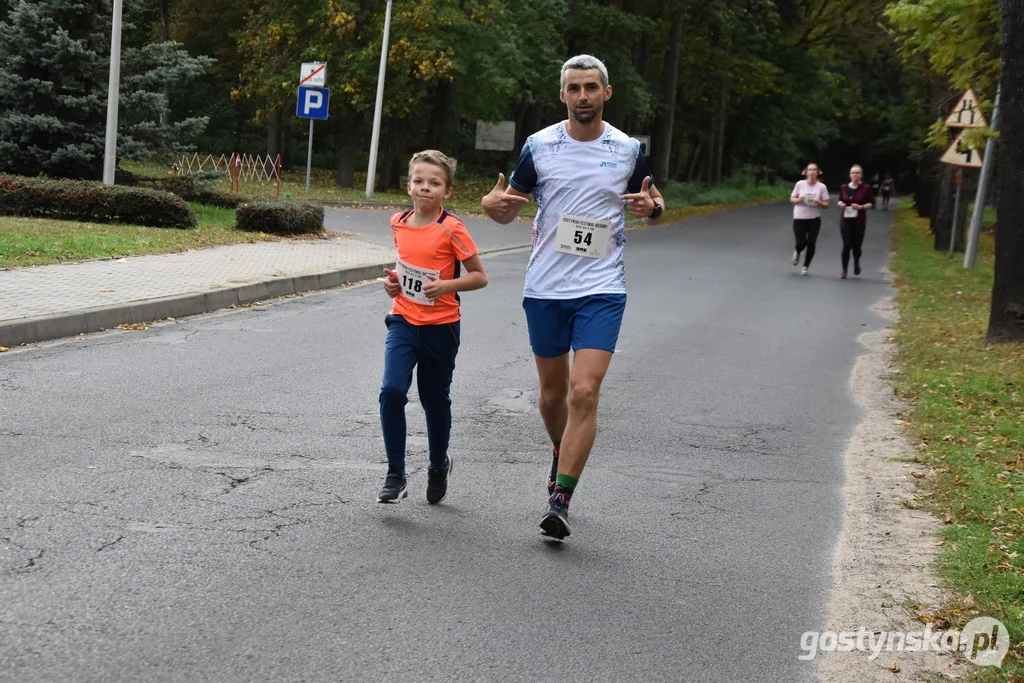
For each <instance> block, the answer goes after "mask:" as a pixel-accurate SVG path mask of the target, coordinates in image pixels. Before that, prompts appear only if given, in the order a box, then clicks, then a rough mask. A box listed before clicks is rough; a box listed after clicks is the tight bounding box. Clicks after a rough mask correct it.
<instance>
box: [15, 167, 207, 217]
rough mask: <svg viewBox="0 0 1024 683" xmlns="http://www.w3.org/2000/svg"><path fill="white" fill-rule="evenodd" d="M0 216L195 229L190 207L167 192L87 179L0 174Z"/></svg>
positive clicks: (193, 215)
mask: <svg viewBox="0 0 1024 683" xmlns="http://www.w3.org/2000/svg"><path fill="white" fill-rule="evenodd" d="M0 216H27V217H30V218H54V219H60V220H71V221H86V222H93V223H115V222H120V223H128V224H130V225H148V226H151V227H154V228H194V227H196V225H197V221H196V216H195V214H194V213H193V212H192V207H191V206H189V205H188V204H187V203H185V202H184V201H182V199H181V198H180V197H177V196H175V195H173V194H171V193H169V192H157V191H154V190H144V189H142V188H135V187H121V186H119V185H104V184H103V183H99V182H90V181H87V180H44V179H41V178H21V177H18V176H10V175H0Z"/></svg>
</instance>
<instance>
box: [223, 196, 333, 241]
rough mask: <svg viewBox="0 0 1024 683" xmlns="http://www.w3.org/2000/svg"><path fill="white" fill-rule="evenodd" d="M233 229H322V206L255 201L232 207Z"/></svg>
mask: <svg viewBox="0 0 1024 683" xmlns="http://www.w3.org/2000/svg"><path fill="white" fill-rule="evenodd" d="M235 229H236V230H244V231H246V232H265V233H267V234H269V235H300V234H306V233H317V232H323V231H324V209H323V207H322V206H317V205H316V204H308V203H306V202H282V201H273V200H263V201H255V202H252V203H249V204H243V205H241V206H240V207H238V209H236V210H235Z"/></svg>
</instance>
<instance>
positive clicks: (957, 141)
mask: <svg viewBox="0 0 1024 683" xmlns="http://www.w3.org/2000/svg"><path fill="white" fill-rule="evenodd" d="M944 123H945V126H946V128H960V129H961V130H960V132H959V133H957V135H956V137H955V138H953V142H952V143H951V144H950V145H949V147H948V148H947V149H946V151H945V153H944V154H943V155H942V156H941V157H939V161H941V162H942V163H944V164H950V165H952V166H960V167H962V168H982V156H981V152H979V151H978V150H976V149H974V148H973V147H971V146H969V145H968V144H967V141H966V140H965V139H964V134H965V133H966V132H967V130H966V129H968V128H981V127H983V126H985V125H986V123H985V115H984V114H982V113H981V109H980V108H979V107H978V96H977V95H975V94H974V90H973V89H971V88H968V89H967V92H965V93H964V94H963V95H961V96H960V99H959V100H958V101H957V103H956V105H955V106H954V107H953V111H951V112H950V114H949V116H947V117H946V120H945V122H944ZM962 182H963V176H962V175H961V172H960V171H957V172H956V199H955V200H954V202H953V225H952V226H951V227H950V231H949V256H950V258H952V257H953V247H954V246H955V245H956V231H957V227H958V226H957V224H958V223H959V222H960V221H959V219H960V196H961V194H962V192H963V185H962Z"/></svg>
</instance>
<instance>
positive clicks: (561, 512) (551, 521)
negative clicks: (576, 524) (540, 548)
mask: <svg viewBox="0 0 1024 683" xmlns="http://www.w3.org/2000/svg"><path fill="white" fill-rule="evenodd" d="M540 532H541V533H542V534H544V535H545V536H551V537H552V538H557V539H563V538H568V537H569V534H570V533H572V532H571V531H569V503H568V501H566V500H565V496H562V495H560V494H555V495H553V496H551V498H550V499H549V500H548V509H547V510H546V511H545V512H544V517H543V518H541V520H540Z"/></svg>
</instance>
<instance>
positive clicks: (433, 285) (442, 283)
mask: <svg viewBox="0 0 1024 683" xmlns="http://www.w3.org/2000/svg"><path fill="white" fill-rule="evenodd" d="M462 265H464V266H465V267H466V274H465V275H463V276H461V277H457V278H455V279H453V280H439V279H438V278H436V277H434V276H432V275H431V276H428V277H429V278H430V282H429V283H427V286H426V287H424V288H423V293H424V294H426V296H427V298H428V299H430V300H431V301H435V300H437V299H439V298H441V297H442V296H444V295H445V294H447V293H449V292H471V291H473V290H474V289H482V288H483V287H486V286H487V282H488V279H487V271H485V270H484V263H483V261H481V260H480V256H479V254H473V255H472V256H470V257H469V258H467V259H465V260H464V261H463V262H462Z"/></svg>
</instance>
